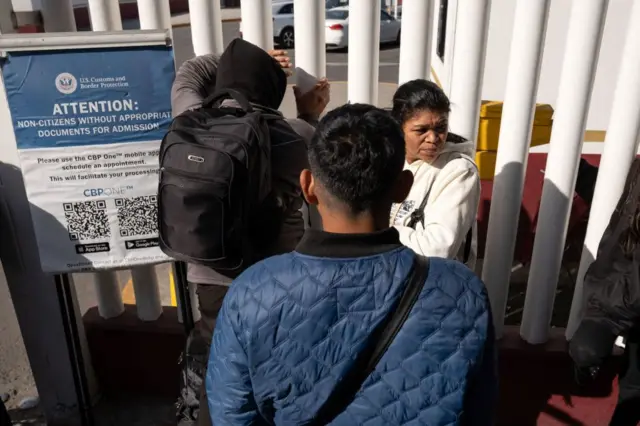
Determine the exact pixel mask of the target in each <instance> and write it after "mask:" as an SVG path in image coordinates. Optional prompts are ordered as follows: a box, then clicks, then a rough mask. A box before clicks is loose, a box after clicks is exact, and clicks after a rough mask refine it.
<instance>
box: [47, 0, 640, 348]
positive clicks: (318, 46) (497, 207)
mask: <svg viewBox="0 0 640 426" xmlns="http://www.w3.org/2000/svg"><path fill="white" fill-rule="evenodd" d="M437 1H438V0H435V2H437ZM550 1H551V0H517V6H516V13H515V18H514V33H513V38H512V42H511V52H510V60H509V69H508V78H507V86H506V93H505V104H504V110H503V120H502V127H501V131H500V143H499V149H498V156H497V166H496V176H495V180H494V190H493V191H494V192H493V197H492V206H491V213H490V218H489V232H488V237H487V245H486V254H485V261H484V268H483V273H482V278H483V279H484V281H485V283H486V285H487V287H488V290H489V294H490V297H491V300H492V303H493V310H494V317H495V323H496V329H497V330H498V335H500V334H501V332H502V328H503V327H502V326H503V322H504V312H505V308H506V300H507V292H508V289H509V281H510V274H511V268H512V260H513V255H514V248H515V241H516V230H517V225H518V220H519V211H520V203H521V199H522V192H523V191H522V190H523V184H524V176H525V170H526V165H527V157H528V153H529V145H530V135H531V128H532V124H533V112H534V106H535V102H536V92H537V87H538V80H539V75H540V67H541V62H542V54H543V52H542V50H543V46H544V41H545V33H546V23H547V19H548V14H549V6H550ZM435 2H434V1H433V0H404V1H403V10H404V13H403V27H402V33H401V46H400V71H399V75H400V78H399V80H400V81H399V83H402V82H405V81H408V80H411V79H414V78H429V77H430V60H431V55H432V47H431V46H432V31H431V28H433V24H434V18H435V17H434V15H435V14H434V3H435ZM44 3H47V4H48V7H47V8H45V10H44V11H43V12H44V13H45V19H49V20H53V21H59V20H64V22H66V23H65V24H64V25H62V26H59V27H57V28H60V27H63V26H66V27H68V26H69V22H68V21H69V11H70V10H71V7H72V6H71V0H49V1H48V2H44ZM88 3H89V10H90V16H91V21H92V23H93V29H94V30H95V31H100V30H120V29H122V23H121V21H120V17H119V14H118V1H117V0H89V2H88ZM608 3H609V1H608V0H579V1H576V0H574V1H573V3H572V11H571V16H570V20H569V23H568V28H569V30H568V38H567V41H566V53H565V56H564V62H563V66H562V73H561V77H560V83H559V84H560V87H559V96H558V102H557V105H556V112H555V120H554V126H553V131H552V136H551V143H550V151H549V157H548V163H547V167H546V175H545V182H544V189H543V196H542V204H541V210H540V217H539V222H538V226H537V234H536V239H535V244H534V252H533V259H532V265H531V273H530V276H529V282H528V288H527V294H526V301H525V308H524V314H523V321H522V326H521V335H522V337H523V338H524V339H525V340H526V341H528V342H530V343H543V342H544V341H546V340H547V338H548V330H549V323H550V319H551V313H552V310H553V303H554V296H555V292H556V286H557V282H558V275H559V271H560V266H561V260H562V254H563V248H564V245H565V239H566V234H567V226H568V219H569V213H570V209H571V202H572V199H573V188H574V186H575V181H576V173H577V164H578V160H579V157H580V153H581V149H582V144H583V134H584V130H585V121H586V116H587V113H588V105H589V101H590V97H591V91H592V87H593V80H594V75H595V69H596V64H597V62H598V55H599V49H600V43H601V39H602V32H603V26H604V23H605V19H606V12H607V7H608ZM189 6H190V10H191V17H192V20H191V24H192V25H191V30H192V36H193V45H194V49H195V52H196V54H205V53H210V52H212V53H220V52H221V50H222V48H223V42H222V31H221V15H220V8H219V5H218V4H217V2H216V1H213V2H211V1H206V0H189ZM349 7H350V23H349V45H350V49H349V88H348V96H349V100H350V101H352V102H367V103H373V104H375V103H377V90H378V69H379V67H378V64H379V53H378V52H379V32H378V30H377V29H378V28H379V22H378V21H379V19H380V13H379V10H380V8H381V0H351V1H350V6H349ZM490 7H491V0H458V11H457V19H456V27H457V28H456V37H455V43H456V49H455V51H454V55H455V56H456V58H457V60H455V61H454V62H453V64H454V69H453V71H452V74H451V75H452V79H451V82H450V85H451V86H450V87H451V91H450V93H451V100H452V103H453V104H455V105H456V108H455V109H454V111H453V112H452V116H451V119H450V125H451V129H452V131H455V132H456V133H459V134H462V135H464V136H466V137H468V138H470V139H474V140H475V137H476V135H477V129H478V120H479V108H480V101H481V87H482V81H483V72H484V58H485V51H486V41H487V33H488V25H489V12H490ZM138 8H139V14H140V22H141V25H142V28H146V29H152V28H156V29H157V28H168V27H169V26H170V17H169V7H168V0H138ZM294 10H295V38H296V50H295V54H296V58H295V60H296V65H297V66H298V67H301V68H303V69H305V70H306V71H307V72H309V73H310V74H312V75H315V76H318V77H320V76H324V75H326V50H325V41H324V16H325V13H324V1H319V0H295V8H294ZM242 20H243V33H244V37H245V38H246V39H247V40H248V41H250V42H253V43H254V44H256V45H258V46H260V47H262V48H264V49H270V48H272V47H273V36H272V25H273V24H272V16H271V0H244V1H243V3H242ZM628 28H629V29H628V35H627V40H626V44H625V46H624V55H623V59H622V65H621V68H620V74H619V76H617V78H614V77H613V76H612V78H611V81H612V89H613V86H614V85H615V87H616V89H615V90H616V91H615V99H614V107H613V110H612V111H611V118H610V121H609V126H608V132H607V136H606V141H605V148H604V155H603V158H602V162H601V164H600V172H599V175H598V182H597V186H596V192H595V196H594V202H593V207H592V209H591V221H590V222H589V226H588V232H587V238H586V243H585V248H584V250H583V255H582V262H581V264H580V273H579V278H578V283H577V288H576V292H575V296H574V301H573V306H572V309H571V319H570V323H569V325H568V328H567V336H570V335H571V334H572V332H573V330H574V328H575V324H576V320H577V319H578V318H579V316H580V306H581V303H582V298H581V297H582V279H583V277H584V273H585V270H586V268H587V267H588V266H589V264H590V263H591V262H592V261H593V257H594V254H595V252H596V249H597V246H598V243H599V240H600V239H601V237H602V233H603V231H604V228H605V227H606V224H607V222H608V219H609V216H610V215H611V213H612V211H613V209H614V207H615V204H616V202H617V199H618V198H619V196H620V195H621V193H622V189H623V185H624V181H625V178H626V174H627V171H628V169H629V166H630V164H631V161H632V159H633V157H634V155H635V153H636V151H637V148H638V147H637V143H638V139H639V136H640V73H639V72H638V70H640V1H635V2H633V5H632V10H631V11H630V21H629V26H628ZM66 29H67V30H71V28H66ZM132 277H133V285H134V289H135V295H136V300H137V303H138V312H139V316H140V318H141V319H143V320H153V319H156V318H157V317H158V316H159V315H160V313H161V306H160V298H159V296H158V294H159V293H158V283H157V280H156V278H155V273H154V271H153V268H149V267H145V268H136V269H135V270H133V271H132ZM96 288H97V292H98V306H99V309H100V313H101V315H102V316H104V317H105V318H109V317H113V316H117V315H119V314H120V313H121V312H122V311H123V305H122V298H121V295H120V291H119V288H118V286H117V282H116V280H115V277H114V275H113V274H111V273H100V274H96Z"/></svg>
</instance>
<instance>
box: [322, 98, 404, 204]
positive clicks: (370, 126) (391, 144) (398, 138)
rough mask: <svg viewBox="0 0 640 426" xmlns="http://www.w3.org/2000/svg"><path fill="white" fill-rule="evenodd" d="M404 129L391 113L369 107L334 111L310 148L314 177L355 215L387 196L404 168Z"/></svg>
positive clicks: (360, 105)
mask: <svg viewBox="0 0 640 426" xmlns="http://www.w3.org/2000/svg"><path fill="white" fill-rule="evenodd" d="M404 156H405V148H404V138H403V135H402V129H401V128H400V126H399V125H398V123H397V122H396V121H395V120H394V119H393V117H391V115H389V113H388V112H386V111H384V110H382V109H380V108H376V107H374V106H372V105H365V104H347V105H343V106H341V107H339V108H336V109H334V110H333V111H330V112H329V113H328V114H327V115H326V116H325V117H324V118H323V119H322V120H321V121H320V123H319V124H318V127H317V129H316V132H315V134H314V137H313V139H312V142H311V144H310V147H309V164H310V166H311V172H312V173H313V175H314V177H315V178H316V179H318V180H319V181H320V183H321V184H322V186H323V187H324V189H325V190H326V191H327V192H328V193H329V195H330V196H332V197H333V198H335V199H336V200H338V201H340V202H342V203H343V204H345V205H346V206H347V207H348V208H349V209H350V210H351V212H352V213H354V214H357V213H361V212H363V211H367V210H370V209H371V208H372V206H373V205H374V204H375V203H376V202H377V201H380V200H382V199H383V197H385V196H387V195H388V193H389V191H390V190H391V188H392V186H393V184H394V183H395V181H396V179H397V177H398V175H399V174H400V173H401V172H402V169H403V167H404Z"/></svg>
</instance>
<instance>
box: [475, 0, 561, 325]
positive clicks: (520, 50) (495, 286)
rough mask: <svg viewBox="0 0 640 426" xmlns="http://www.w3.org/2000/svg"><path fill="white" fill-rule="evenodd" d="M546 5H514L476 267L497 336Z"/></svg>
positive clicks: (528, 1) (527, 0)
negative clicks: (497, 136)
mask: <svg viewBox="0 0 640 426" xmlns="http://www.w3.org/2000/svg"><path fill="white" fill-rule="evenodd" d="M549 2H550V0H518V3H517V5H516V13H515V17H514V23H513V38H512V39H511V53H510V56H509V69H508V74H507V86H506V91H505V97H504V107H503V110H502V121H501V125H500V140H499V143H498V156H497V159H496V173H495V178H494V180H493V196H492V197H491V198H492V202H491V210H490V212H489V230H488V233H487V244H486V247H485V252H484V253H485V254H484V266H483V268H482V280H483V281H484V283H485V284H486V286H487V290H488V292H489V299H490V300H491V306H492V309H493V324H494V326H495V329H496V336H498V337H499V336H501V335H502V327H503V325H504V313H505V309H506V307H507V294H508V292H509V280H510V278H511V268H512V263H513V252H514V249H515V245H516V233H517V230H518V219H519V218H520V206H521V203H522V187H523V185H524V176H525V171H526V170H527V159H528V156H529V145H530V143H531V128H532V127H533V116H534V111H535V104H536V95H537V92H538V81H539V78H540V66H541V64H542V50H543V47H544V40H545V35H546V29H547V17H548V15H549Z"/></svg>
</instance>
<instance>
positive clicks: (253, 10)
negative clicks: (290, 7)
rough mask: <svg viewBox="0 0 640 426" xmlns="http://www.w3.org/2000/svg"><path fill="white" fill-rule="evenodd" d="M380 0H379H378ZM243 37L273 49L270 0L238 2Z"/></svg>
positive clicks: (262, 46)
mask: <svg viewBox="0 0 640 426" xmlns="http://www.w3.org/2000/svg"><path fill="white" fill-rule="evenodd" d="M378 1H380V0H378ZM240 15H241V18H242V34H243V38H244V39H245V40H247V41H248V42H250V43H253V44H255V45H256V46H258V47H260V48H262V49H264V50H267V51H268V50H271V49H273V13H272V11H271V1H270V0H252V1H243V2H242V3H240Z"/></svg>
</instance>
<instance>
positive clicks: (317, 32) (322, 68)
mask: <svg viewBox="0 0 640 426" xmlns="http://www.w3.org/2000/svg"><path fill="white" fill-rule="evenodd" d="M293 12H294V20H293V22H294V31H295V42H296V49H295V52H296V53H295V54H296V57H295V62H296V66H297V67H300V68H302V69H303V70H305V71H306V72H308V73H309V74H311V75H313V76H315V77H316V78H322V77H324V76H326V75H327V51H326V47H325V34H324V32H325V27H324V21H325V3H324V2H323V1H316V0H295V2H294V8H293Z"/></svg>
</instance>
